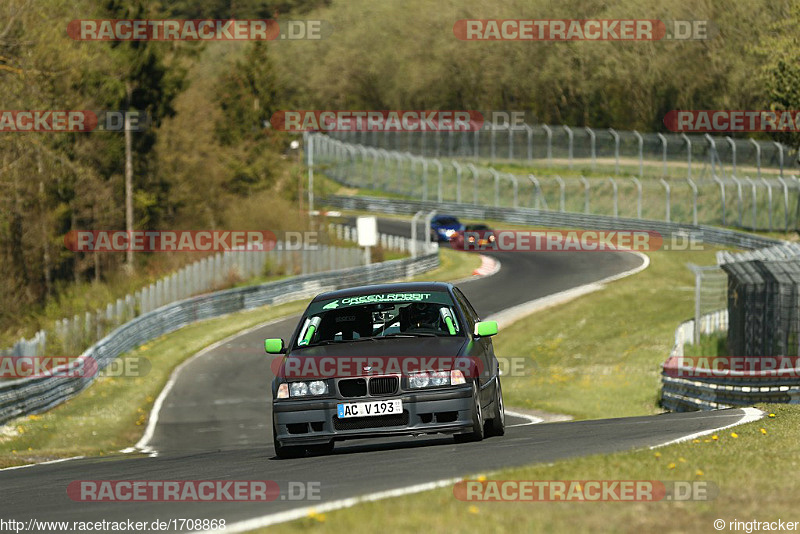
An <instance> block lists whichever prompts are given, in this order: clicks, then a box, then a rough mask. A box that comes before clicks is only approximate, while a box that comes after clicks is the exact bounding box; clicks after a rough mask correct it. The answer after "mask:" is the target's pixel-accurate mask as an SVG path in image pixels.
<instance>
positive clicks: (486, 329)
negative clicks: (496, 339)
mask: <svg viewBox="0 0 800 534" xmlns="http://www.w3.org/2000/svg"><path fill="white" fill-rule="evenodd" d="M496 333H497V321H481V322H479V323H475V335H476V336H478V337H488V336H493V335H495V334H496Z"/></svg>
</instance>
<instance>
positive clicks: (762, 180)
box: [761, 178, 772, 232]
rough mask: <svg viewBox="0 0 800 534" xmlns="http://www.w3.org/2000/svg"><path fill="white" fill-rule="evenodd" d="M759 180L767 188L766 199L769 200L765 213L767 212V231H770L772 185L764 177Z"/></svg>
mask: <svg viewBox="0 0 800 534" xmlns="http://www.w3.org/2000/svg"><path fill="white" fill-rule="evenodd" d="M761 182H762V183H763V184H764V185H765V186H766V188H767V201H768V202H769V205H768V207H767V209H768V212H767V213H768V214H769V231H770V232H771V231H772V186H771V185H770V183H769V182H768V181H766V180H765V179H764V178H762V179H761Z"/></svg>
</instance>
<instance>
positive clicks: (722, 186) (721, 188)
mask: <svg viewBox="0 0 800 534" xmlns="http://www.w3.org/2000/svg"><path fill="white" fill-rule="evenodd" d="M713 179H714V181H715V182H717V183H718V184H719V192H720V200H721V201H722V226H725V208H726V205H727V201H726V200H725V182H723V181H722V180H720V179H719V178H718V177H716V176H714V177H713Z"/></svg>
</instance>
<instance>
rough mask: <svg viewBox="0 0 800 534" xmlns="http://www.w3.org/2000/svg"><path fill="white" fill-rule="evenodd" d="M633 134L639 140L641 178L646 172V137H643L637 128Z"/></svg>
mask: <svg viewBox="0 0 800 534" xmlns="http://www.w3.org/2000/svg"><path fill="white" fill-rule="evenodd" d="M633 135H635V136H636V139H637V140H638V141H639V178H642V176H643V173H644V139H642V135H641V134H640V133H639V132H637V131H636V130H634V131H633Z"/></svg>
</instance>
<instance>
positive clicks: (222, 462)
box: [0, 220, 743, 524]
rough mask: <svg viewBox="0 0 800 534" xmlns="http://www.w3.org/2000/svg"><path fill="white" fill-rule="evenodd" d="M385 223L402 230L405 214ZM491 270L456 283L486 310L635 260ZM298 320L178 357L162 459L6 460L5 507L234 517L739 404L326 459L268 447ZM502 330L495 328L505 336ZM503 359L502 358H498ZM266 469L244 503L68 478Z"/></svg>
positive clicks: (589, 449) (482, 467) (527, 458)
mask: <svg viewBox="0 0 800 534" xmlns="http://www.w3.org/2000/svg"><path fill="white" fill-rule="evenodd" d="M380 230H381V231H383V232H387V233H397V234H399V233H403V234H406V235H407V234H408V233H409V232H408V223H403V222H402V221H390V220H382V221H381V225H380ZM494 257H496V258H497V259H499V260H500V262H501V263H502V269H501V270H500V272H499V273H497V274H496V275H494V276H491V277H488V278H482V279H476V280H470V281H468V282H465V283H463V285H460V287H462V289H463V290H464V292H465V293H466V295H467V296H468V298H469V299H470V301H471V302H472V303H473V304H474V305H475V306H476V308H477V310H478V312H479V313H480V314H481V315H482V316H486V315H489V314H491V313H495V312H498V311H500V310H502V309H505V308H508V307H511V306H514V305H517V304H521V303H523V302H527V301H530V300H533V299H535V298H538V297H542V296H545V295H548V294H552V293H555V292H558V291H562V290H565V289H569V288H571V287H575V286H577V285H582V284H585V283H589V282H592V281H596V280H600V279H602V278H605V277H607V276H610V275H613V274H616V273H618V272H622V271H626V270H629V269H632V268H635V267H636V266H638V265H639V264H640V262H641V260H640V258H638V257H637V256H634V255H632V254H626V253H611V252H608V253H606V252H591V253H588V252H541V253H497V254H494ZM296 320H297V318H296V317H293V318H289V319H285V320H281V321H277V322H274V323H272V324H269V325H265V326H261V327H259V328H257V329H254V330H252V331H249V332H246V333H244V334H241V335H239V336H237V337H235V338H231V339H229V340H228V341H227V342H225V343H222V344H220V345H219V346H217V347H216V348H214V349H212V350H207V351H204V352H203V353H202V354H201V355H199V356H197V357H195V358H193V359H192V360H191V361H190V362H189V363H187V364H186V365H184V366H183V367H182V369H181V371H180V372H179V373H178V374H177V379H176V381H175V383H174V386H173V388H172V389H171V391H170V393H169V394H168V395H167V396H166V398H165V401H164V403H163V406H162V409H161V410H160V412H159V414H158V423H157V425H156V426H155V431H154V433H153V436H152V439H151V441H150V443H149V446H150V447H151V448H152V449H153V450H155V451H157V455H156V456H149V455H146V454H127V455H126V454H119V455H117V456H113V457H103V458H86V459H79V460H71V461H67V462H62V463H57V464H48V465H36V466H31V467H27V468H22V469H8V470H3V471H0V488H1V489H0V493H1V496H0V499H1V500H0V503H2V504H0V506H1V507H2V509H3V512H4V513H3V515H4V516H5V517H6V518H14V519H16V520H19V521H27V520H28V519H29V518H36V519H38V520H53V521H96V520H102V519H106V520H109V521H120V520H127V519H131V520H133V521H153V520H155V519H160V520H169V519H173V518H195V519H198V518H209V519H225V520H226V521H227V522H228V524H230V523H233V522H235V521H241V520H245V519H249V518H254V517H258V516H264V515H268V514H273V513H277V512H281V511H285V510H290V509H293V508H298V507H305V506H309V505H314V504H319V503H322V502H325V501H332V500H337V499H343V498H348V497H355V496H359V495H363V494H367V493H371V492H378V491H384V490H389V489H394V488H400V487H404V486H410V485H414V484H419V483H423V482H429V481H435V480H442V479H447V478H451V477H457V476H465V475H471V474H477V473H486V472H489V471H492V470H495V469H499V468H503V467H508V466H516V465H523V464H530V463H535V462H551V461H554V460H557V459H560V458H567V457H573V456H579V455H587V454H594V453H607V452H612V451H622V450H627V449H631V448H640V447H647V446H653V445H658V444H661V443H664V442H667V441H671V440H674V439H678V438H681V437H683V436H687V435H690V434H693V433H697V432H702V431H704V430H710V429H713V428H718V427H722V426H726V425H731V424H734V423H736V422H737V421H739V420H740V419H741V418H742V417H743V412H742V411H741V410H726V411H719V412H697V413H685V414H665V415H657V416H649V417H633V418H624V419H604V420H595V421H581V422H567V423H543V424H530V422H529V421H528V420H526V419H522V418H517V417H511V416H509V417H508V418H507V425H508V426H509V428H508V429H507V432H506V435H505V436H504V437H501V438H488V439H486V440H484V441H482V442H480V443H466V444H458V445H457V444H455V443H454V442H453V440H452V438H450V437H447V436H441V437H437V436H432V437H422V438H413V437H407V438H406V437H402V438H391V439H382V440H370V441H349V442H343V443H337V444H336V449H335V452H334V453H333V454H332V455H329V456H309V457H307V458H302V459H295V460H278V459H276V458H274V451H273V447H272V436H271V423H270V421H271V414H270V403H269V399H268V397H269V384H270V381H271V379H272V374H271V370H270V361H271V360H272V359H273V358H274V356H267V355H265V354H264V352H263V340H264V338H266V337H284V338H286V337H288V336H289V334H290V332H291V330H292V329H293V328H294V326H295V323H296ZM500 335H502V332H501V334H500ZM499 356H502V355H499ZM123 479H126V480H217V479H222V480H273V481H276V482H277V483H278V485H279V487H280V488H281V497H279V498H278V499H277V500H275V501H272V502H269V503H247V502H204V503H194V502H168V503H167V502H140V501H137V502H75V501H72V500H71V499H70V498H69V497H68V496H67V492H66V488H67V485H68V484H69V483H70V482H72V481H76V480H123ZM290 481H292V482H317V483H319V485H318V488H319V497H320V500H319V501H308V500H290V499H288V498H286V492H287V489H288V485H289V482H290Z"/></svg>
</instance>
